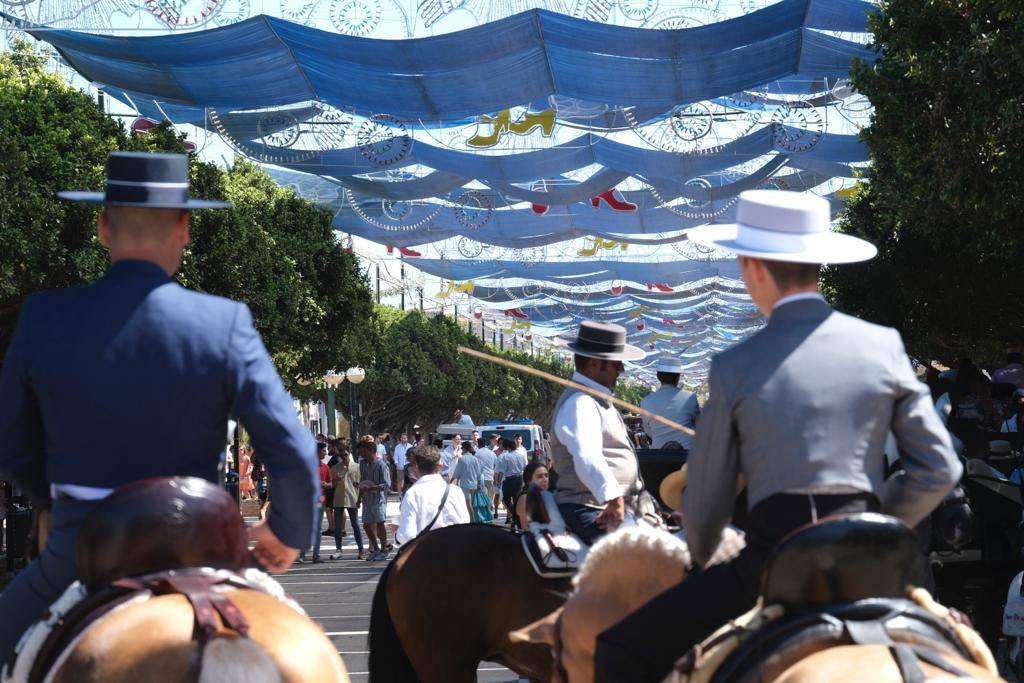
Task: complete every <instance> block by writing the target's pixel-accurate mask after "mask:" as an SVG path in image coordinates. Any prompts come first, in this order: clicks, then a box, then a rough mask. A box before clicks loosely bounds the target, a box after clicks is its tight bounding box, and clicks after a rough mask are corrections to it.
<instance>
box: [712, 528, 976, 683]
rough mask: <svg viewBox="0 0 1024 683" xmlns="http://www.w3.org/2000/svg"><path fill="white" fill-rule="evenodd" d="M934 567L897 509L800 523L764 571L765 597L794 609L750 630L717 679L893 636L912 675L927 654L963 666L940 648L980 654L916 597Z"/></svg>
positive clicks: (900, 662)
mask: <svg viewBox="0 0 1024 683" xmlns="http://www.w3.org/2000/svg"><path fill="white" fill-rule="evenodd" d="M924 568H925V567H924V561H923V556H922V554H921V550H920V544H919V543H918V540H917V537H916V535H915V533H914V531H913V530H912V529H910V528H909V527H907V526H906V525H905V524H903V523H902V522H901V521H899V520H897V519H895V518H892V517H887V516H884V515H879V514H872V513H865V514H859V515H846V516H837V517H833V518H828V519H825V520H822V521H821V522H818V523H817V524H813V525H808V526H805V527H803V528H801V529H798V530H796V531H794V532H793V533H792V534H790V535H789V536H788V537H786V538H785V539H783V541H782V542H781V543H780V544H779V545H778V546H777V547H776V548H775V550H774V551H773V552H772V554H771V556H770V557H769V559H768V561H767V563H766V565H765V569H764V574H763V584H762V585H763V588H762V596H763V604H764V605H766V606H767V605H779V606H781V607H782V608H784V616H782V617H781V618H778V619H774V620H770V621H767V623H766V624H765V625H763V626H762V627H761V628H759V629H758V630H756V631H754V632H753V633H746V634H743V635H742V636H741V638H742V640H741V642H740V643H739V645H738V647H737V648H736V650H735V651H734V652H733V653H732V654H731V655H729V656H728V658H727V659H725V661H724V662H723V663H722V665H721V666H720V667H719V668H718V670H717V671H716V672H715V674H714V677H713V680H714V681H716V682H717V681H723V682H724V681H745V680H754V679H757V680H772V679H773V678H774V677H775V676H777V675H781V673H782V672H783V671H785V670H786V668H788V667H789V666H791V665H792V664H793V663H795V662H796V661H798V660H800V659H802V658H804V657H807V656H809V655H811V654H813V653H815V652H818V651H820V650H824V649H826V648H829V647H834V646H837V645H849V644H860V645H885V646H888V647H889V648H890V651H891V652H892V654H893V658H894V659H895V661H896V664H897V666H898V668H899V669H900V671H901V672H902V673H903V675H904V678H905V679H906V680H913V679H915V678H916V675H917V674H919V673H920V668H919V665H918V661H926V662H928V663H930V664H933V665H935V666H938V667H939V668H942V669H945V670H946V671H948V672H949V673H952V674H954V675H957V673H958V672H957V671H951V670H950V669H951V668H952V667H950V666H949V665H948V664H947V663H946V662H945V661H944V660H942V659H941V658H940V657H939V656H938V655H937V653H945V654H949V655H953V656H958V657H963V658H965V659H967V660H971V659H972V657H971V654H970V652H969V650H968V649H967V648H966V646H965V644H964V643H963V642H962V641H961V640H960V638H958V637H957V635H956V633H955V632H954V628H953V627H952V626H951V625H950V623H948V621H946V620H943V619H941V618H939V617H938V616H936V615H935V614H933V613H932V612H929V611H928V610H925V609H924V608H922V607H921V606H920V605H919V604H917V603H915V602H914V601H913V600H910V599H909V598H908V596H909V595H910V589H911V588H913V587H916V586H921V585H922V581H923V579H924V574H923V571H924ZM705 647H708V645H707V644H706V645H705Z"/></svg>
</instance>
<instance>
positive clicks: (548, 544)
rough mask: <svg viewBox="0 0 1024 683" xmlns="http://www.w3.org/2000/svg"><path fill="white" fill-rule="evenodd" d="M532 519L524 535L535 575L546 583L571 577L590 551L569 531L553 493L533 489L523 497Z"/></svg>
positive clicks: (524, 546)
mask: <svg viewBox="0 0 1024 683" xmlns="http://www.w3.org/2000/svg"><path fill="white" fill-rule="evenodd" d="M524 495H525V496H526V497H527V498H526V510H527V514H528V516H529V518H530V522H529V524H528V528H527V529H526V530H525V531H524V532H523V535H522V541H523V550H524V551H525V552H526V558H527V559H528V560H529V561H530V564H531V565H532V566H533V569H534V571H536V572H537V574H538V575H539V576H541V577H543V578H545V579H561V578H565V577H568V576H572V575H573V574H575V573H576V570H578V569H579V567H580V565H581V564H583V560H584V559H586V557H587V551H588V550H589V549H590V548H589V547H588V546H587V544H585V543H584V542H583V540H582V539H581V538H580V537H579V536H577V535H575V534H574V533H572V532H571V531H569V528H568V527H567V526H566V524H565V519H563V518H562V513H561V512H559V511H558V504H557V503H556V502H555V496H554V494H552V493H551V492H550V491H543V490H541V489H539V488H536V487H530V488H529V489H527V491H526V493H525V494H524Z"/></svg>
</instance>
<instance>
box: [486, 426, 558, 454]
mask: <svg viewBox="0 0 1024 683" xmlns="http://www.w3.org/2000/svg"><path fill="white" fill-rule="evenodd" d="M477 429H478V430H479V432H480V436H481V438H483V440H484V443H487V442H488V440H489V439H490V438H491V434H497V435H498V436H499V437H500V438H502V439H510V440H511V439H513V438H515V437H516V435H519V436H521V437H523V448H525V449H526V454H527V455H528V456H529V457H530V458H543V457H544V430H542V429H541V428H540V425H538V424H534V423H533V422H532V421H529V420H522V421H517V422H498V421H497V420H494V421H492V422H488V423H487V424H484V425H480V426H479V427H477Z"/></svg>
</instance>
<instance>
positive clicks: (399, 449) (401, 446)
mask: <svg viewBox="0 0 1024 683" xmlns="http://www.w3.org/2000/svg"><path fill="white" fill-rule="evenodd" d="M410 448H412V445H411V444H410V443H409V435H408V434H402V435H401V436H400V437H398V444H397V445H396V446H395V470H397V473H398V474H397V476H396V477H395V481H396V483H397V484H398V493H399V494H401V493H402V489H403V487H404V484H405V476H404V475H403V474H402V473H403V472H404V471H405V466H406V465H407V464H409V462H408V458H407V457H406V453H408V451H409V449H410Z"/></svg>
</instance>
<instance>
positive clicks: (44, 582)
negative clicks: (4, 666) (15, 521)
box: [0, 500, 100, 662]
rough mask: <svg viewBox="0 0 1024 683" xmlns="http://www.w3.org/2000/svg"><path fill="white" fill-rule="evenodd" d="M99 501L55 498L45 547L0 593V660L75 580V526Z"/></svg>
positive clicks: (76, 538)
mask: <svg viewBox="0 0 1024 683" xmlns="http://www.w3.org/2000/svg"><path fill="white" fill-rule="evenodd" d="M99 503H100V501H77V500H71V501H63V500H56V501H54V503H53V508H52V510H51V513H50V533H49V534H48V535H47V537H46V547H45V548H44V549H43V552H42V553H40V555H39V557H37V558H36V559H35V560H33V561H32V562H31V563H30V564H29V565H28V566H27V567H25V569H24V570H22V571H21V572H19V573H18V575H17V576H15V577H14V580H13V581H11V583H10V584H9V585H8V586H7V587H6V588H5V589H4V591H3V593H2V594H0V615H3V616H0V662H3V661H5V660H6V659H7V658H8V657H9V656H10V654H11V653H12V652H13V651H14V646H15V645H17V644H18V640H20V639H21V635H22V634H23V633H24V632H25V631H26V630H27V629H28V627H29V626H31V625H32V624H34V623H35V622H36V621H38V620H39V619H40V618H41V617H42V616H43V613H44V612H45V611H46V608H48V607H49V606H50V605H51V604H53V602H54V601H55V600H56V599H57V598H59V597H60V596H61V595H62V594H63V593H64V591H65V589H67V587H68V586H70V585H71V584H72V583H73V582H74V580H75V542H76V541H77V540H78V528H79V527H80V526H81V525H82V522H83V521H84V520H85V518H86V517H87V516H88V515H89V513H90V512H92V511H93V510H94V509H95V508H96V506H98V505H99Z"/></svg>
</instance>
